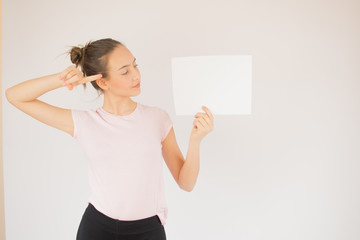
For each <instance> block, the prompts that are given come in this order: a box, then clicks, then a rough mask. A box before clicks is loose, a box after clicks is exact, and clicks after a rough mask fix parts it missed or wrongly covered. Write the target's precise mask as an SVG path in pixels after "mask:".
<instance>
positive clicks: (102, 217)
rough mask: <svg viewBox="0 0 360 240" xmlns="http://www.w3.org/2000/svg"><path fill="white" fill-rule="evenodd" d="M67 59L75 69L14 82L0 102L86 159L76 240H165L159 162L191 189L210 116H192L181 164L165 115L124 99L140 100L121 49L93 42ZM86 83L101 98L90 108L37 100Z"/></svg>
mask: <svg viewBox="0 0 360 240" xmlns="http://www.w3.org/2000/svg"><path fill="white" fill-rule="evenodd" d="M69 54H70V57H71V62H72V63H73V64H75V66H74V65H71V66H69V67H68V68H66V69H65V70H63V71H62V72H59V73H56V74H52V75H48V76H44V77H40V78H36V79H32V80H28V81H25V82H22V83H19V84H17V85H15V86H13V87H11V88H9V89H7V90H6V97H7V99H8V101H9V102H10V103H11V104H13V105H14V106H15V107H17V108H18V109H20V110H21V111H23V112H25V113H26V114H28V115H30V116H32V117H33V118H35V119H37V120H39V121H41V122H43V123H45V124H48V125H49V126H52V127H54V128H57V129H59V130H62V131H65V132H66V133H68V134H70V135H71V136H72V137H74V138H75V139H76V140H78V141H79V142H80V145H81V146H82V147H83V149H84V151H85V152H86V155H87V156H88V159H87V160H88V164H89V184H90V187H91V191H92V192H91V196H90V197H89V200H88V206H87V208H86V209H85V212H84V214H83V216H82V219H81V222H80V225H79V228H78V232H77V237H76V239H77V240H89V239H92V240H100V239H101V240H108V239H114V240H115V239H118V240H121V239H133V240H136V239H139V240H140V239H154V240H155V239H156V240H163V239H166V234H165V229H164V225H165V222H166V218H167V212H168V210H167V204H166V199H165V193H164V183H163V176H162V160H165V163H166V165H167V167H168V168H169V170H170V172H171V174H172V176H173V177H174V179H175V181H176V183H177V184H178V186H179V187H180V188H181V189H183V190H185V191H188V192H190V191H192V189H193V188H194V185H195V183H196V179H197V177H198V172H199V165H200V162H199V148H200V142H201V140H202V139H203V137H204V136H205V135H207V134H208V133H209V132H210V131H212V130H213V128H214V124H213V115H212V114H211V112H210V111H209V110H208V109H207V108H206V107H203V110H204V111H205V113H201V112H199V113H197V114H196V115H195V120H194V122H193V128H192V131H191V135H190V141H189V148H188V153H187V156H186V159H184V157H183V155H182V153H181V151H180V149H179V147H178V145H177V142H176V138H175V133H174V130H173V127H172V121H171V119H170V117H169V115H168V114H167V112H166V111H164V110H162V109H161V108H159V107H155V106H147V105H144V104H141V103H139V102H134V101H133V100H132V99H131V98H130V97H133V96H137V95H138V94H140V84H141V75H140V71H139V68H138V65H137V64H136V58H135V57H134V56H133V55H132V53H131V52H130V51H129V49H127V47H126V46H125V45H124V44H122V43H120V42H119V41H116V40H113V39H111V38H106V39H100V40H97V41H94V42H92V41H90V42H88V43H87V44H85V46H84V47H82V48H80V47H72V48H71V50H70V51H69ZM78 66H80V67H81V71H79V70H78ZM86 82H91V84H92V86H93V87H94V88H95V89H96V90H97V91H98V93H100V94H104V103H103V105H102V107H99V108H98V109H96V110H77V109H63V108H59V107H55V106H52V105H49V104H47V103H45V102H42V101H40V100H38V99H37V98H38V97H39V96H41V95H43V94H44V93H46V92H49V91H51V90H54V89H57V88H59V87H63V86H66V87H67V88H68V89H69V90H72V89H73V88H74V87H75V86H77V85H79V84H83V85H84V87H86Z"/></svg>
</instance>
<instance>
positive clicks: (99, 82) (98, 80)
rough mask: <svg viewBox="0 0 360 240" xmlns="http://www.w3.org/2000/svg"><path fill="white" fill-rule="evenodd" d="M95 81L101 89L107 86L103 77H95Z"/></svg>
mask: <svg viewBox="0 0 360 240" xmlns="http://www.w3.org/2000/svg"><path fill="white" fill-rule="evenodd" d="M96 83H97V85H98V86H99V87H100V88H101V89H102V90H106V89H108V88H109V87H108V84H107V82H106V80H105V78H100V79H97V80H96Z"/></svg>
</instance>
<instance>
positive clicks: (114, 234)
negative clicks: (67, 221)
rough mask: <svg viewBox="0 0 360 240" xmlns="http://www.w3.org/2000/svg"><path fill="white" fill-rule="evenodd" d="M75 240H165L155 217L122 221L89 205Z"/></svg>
mask: <svg viewBox="0 0 360 240" xmlns="http://www.w3.org/2000/svg"><path fill="white" fill-rule="evenodd" d="M76 240H166V234H165V229H164V226H163V225H162V224H161V222H160V219H159V217H158V216H157V215H154V216H152V217H148V218H144V219H140V220H132V221H122V220H118V219H114V218H110V217H108V216H106V215H104V214H103V213H101V212H99V211H98V210H97V209H96V208H95V207H94V206H93V205H92V204H91V203H89V205H88V206H87V208H86V210H85V212H84V215H83V216H82V219H81V222H80V225H79V229H78V231H77V235H76Z"/></svg>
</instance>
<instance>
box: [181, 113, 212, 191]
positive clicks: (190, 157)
mask: <svg viewBox="0 0 360 240" xmlns="http://www.w3.org/2000/svg"><path fill="white" fill-rule="evenodd" d="M202 109H203V110H204V111H205V113H201V112H199V113H197V114H196V115H195V118H196V119H195V120H194V122H193V125H194V126H193V129H192V131H191V135H190V141H189V147H188V152H187V155H186V160H185V161H184V164H183V166H182V168H181V169H180V173H179V184H180V185H181V186H182V189H184V190H186V191H188V192H190V191H192V190H193V188H194V186H195V183H196V180H197V177H198V175H199V170H200V142H201V140H202V139H203V138H204V137H205V136H206V135H207V134H208V133H209V132H211V131H212V130H213V129H214V117H213V115H212V114H211V112H210V110H209V109H208V108H207V107H205V106H203V107H202Z"/></svg>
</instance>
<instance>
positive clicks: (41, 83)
mask: <svg viewBox="0 0 360 240" xmlns="http://www.w3.org/2000/svg"><path fill="white" fill-rule="evenodd" d="M60 74H61V72H60V73H55V74H51V75H47V76H43V77H39V78H34V79H31V80H27V81H24V82H21V83H19V84H17V85H15V86H12V87H10V88H8V89H7V90H6V98H7V99H8V101H9V102H11V101H15V102H28V101H32V100H35V99H37V98H38V97H40V96H41V95H43V94H44V93H47V92H49V91H51V90H54V89H57V88H59V87H63V86H64V85H63V81H61V80H60Z"/></svg>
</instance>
